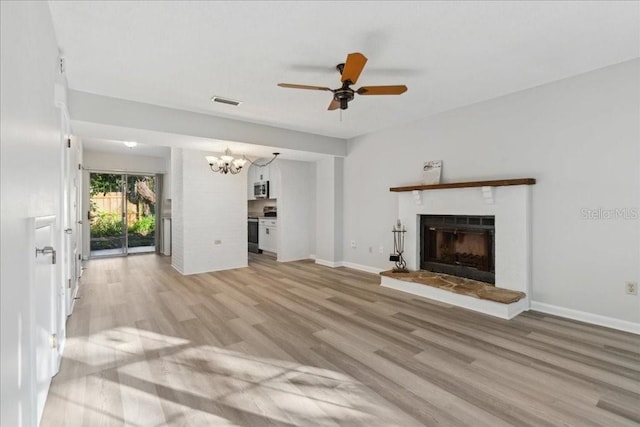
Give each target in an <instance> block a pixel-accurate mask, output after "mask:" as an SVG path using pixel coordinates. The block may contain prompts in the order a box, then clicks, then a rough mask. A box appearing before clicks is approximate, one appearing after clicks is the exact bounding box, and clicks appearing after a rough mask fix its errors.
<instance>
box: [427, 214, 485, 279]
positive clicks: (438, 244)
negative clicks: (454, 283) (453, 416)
mask: <svg viewBox="0 0 640 427" xmlns="http://www.w3.org/2000/svg"><path fill="white" fill-rule="evenodd" d="M420 241H421V243H420V246H421V254H420V268H422V269H423V270H429V271H434V272H438V273H447V274H452V275H455V276H460V277H467V278H470V279H475V280H480V281H483V282H487V283H495V265H494V264H495V254H494V252H495V218H494V217H493V216H468V215H421V217H420Z"/></svg>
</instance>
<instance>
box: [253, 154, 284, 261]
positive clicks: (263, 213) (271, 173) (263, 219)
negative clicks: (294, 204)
mask: <svg viewBox="0 0 640 427" xmlns="http://www.w3.org/2000/svg"><path fill="white" fill-rule="evenodd" d="M277 174H278V171H277V170H276V168H275V167H273V168H272V167H271V165H268V166H263V167H260V166H255V165H251V166H250V167H249V170H248V176H247V213H248V218H247V227H248V233H247V235H248V251H249V252H251V253H255V254H263V255H265V256H272V257H277V254H278V200H277V195H278V184H279V182H278V181H279V179H277V178H279V177H277V176H276V175H277ZM272 178H273V179H272Z"/></svg>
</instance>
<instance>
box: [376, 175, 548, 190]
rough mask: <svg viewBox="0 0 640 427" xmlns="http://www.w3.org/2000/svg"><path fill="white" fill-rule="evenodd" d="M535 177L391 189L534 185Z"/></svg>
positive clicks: (392, 188)
mask: <svg viewBox="0 0 640 427" xmlns="http://www.w3.org/2000/svg"><path fill="white" fill-rule="evenodd" d="M535 183H536V180H535V178H516V179H495V180H492V181H468V182H449V183H446V184H433V185H409V186H406V187H391V188H390V189H389V191H393V192H403V191H416V190H417V191H421V190H443V189H446V188H469V187H504V186H508V185H534V184H535Z"/></svg>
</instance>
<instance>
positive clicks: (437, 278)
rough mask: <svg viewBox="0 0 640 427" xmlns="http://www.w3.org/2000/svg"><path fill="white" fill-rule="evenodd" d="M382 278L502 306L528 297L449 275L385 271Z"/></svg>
mask: <svg viewBox="0 0 640 427" xmlns="http://www.w3.org/2000/svg"><path fill="white" fill-rule="evenodd" d="M380 275H381V276H387V277H392V278H394V279H396V280H402V281H406V282H413V283H419V284H422V285H425V286H432V287H434V288H439V289H443V290H446V291H449V292H455V293H457V294H461V295H468V296H472V297H475V298H479V299H484V300H489V301H495V302H499V303H502V304H511V303H514V302H517V301H520V300H521V299H522V298H524V297H525V296H526V294H525V293H524V292H519V291H512V290H510V289H504V288H496V287H495V286H492V285H487V284H486V283H482V282H479V281H477V280H472V279H465V278H462V277H457V276H451V275H449V274H442V273H432V272H430V271H410V272H408V273H394V272H393V271H391V270H389V271H383V272H382V273H380Z"/></svg>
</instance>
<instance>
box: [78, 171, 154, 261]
mask: <svg viewBox="0 0 640 427" xmlns="http://www.w3.org/2000/svg"><path fill="white" fill-rule="evenodd" d="M156 188H157V183H156V178H155V176H153V175H144V174H135V175H134V174H121V173H102V172H90V174H89V212H88V219H89V222H90V247H89V248H90V257H91V258H96V257H107V256H126V255H128V254H137V253H150V252H155V251H156V232H155V229H156V200H157V197H156Z"/></svg>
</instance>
